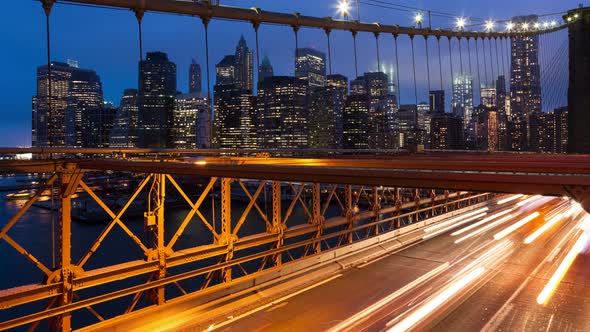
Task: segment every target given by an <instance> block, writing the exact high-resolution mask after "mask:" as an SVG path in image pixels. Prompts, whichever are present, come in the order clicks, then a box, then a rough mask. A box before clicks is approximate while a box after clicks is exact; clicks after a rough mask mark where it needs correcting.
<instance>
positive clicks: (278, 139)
mask: <svg viewBox="0 0 590 332" xmlns="http://www.w3.org/2000/svg"><path fill="white" fill-rule="evenodd" d="M307 91H308V86H307V82H305V81H304V80H302V79H299V78H296V77H292V76H273V77H269V78H267V79H266V80H264V81H263V82H260V86H259V89H258V104H257V109H258V112H257V113H258V118H259V122H258V128H259V143H260V145H261V146H260V147H261V148H283V149H284V148H290V149H301V148H306V147H307V146H308V142H307V138H308V131H307V129H308V128H307V119H308V108H307V104H306V99H307Z"/></svg>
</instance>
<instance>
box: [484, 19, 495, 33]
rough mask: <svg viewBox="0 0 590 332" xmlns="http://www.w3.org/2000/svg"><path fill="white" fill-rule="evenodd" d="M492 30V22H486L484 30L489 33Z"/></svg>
mask: <svg viewBox="0 0 590 332" xmlns="http://www.w3.org/2000/svg"><path fill="white" fill-rule="evenodd" d="M493 29H494V21H492V20H488V21H486V30H487V31H488V32H491V31H492V30H493Z"/></svg>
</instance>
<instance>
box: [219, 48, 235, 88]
mask: <svg viewBox="0 0 590 332" xmlns="http://www.w3.org/2000/svg"><path fill="white" fill-rule="evenodd" d="M235 82H236V57H235V56H234V55H226V56H224V57H223V59H221V61H219V63H217V64H216V65H215V84H219V85H225V84H234V83H235Z"/></svg>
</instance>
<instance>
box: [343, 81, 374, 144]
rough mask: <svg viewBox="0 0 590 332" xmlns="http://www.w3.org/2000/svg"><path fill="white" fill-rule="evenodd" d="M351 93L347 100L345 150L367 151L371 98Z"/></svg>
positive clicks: (345, 108)
mask: <svg viewBox="0 0 590 332" xmlns="http://www.w3.org/2000/svg"><path fill="white" fill-rule="evenodd" d="M350 87H351V93H350V95H349V96H348V98H346V104H345V106H344V114H343V117H342V122H343V143H342V144H343V147H344V148H345V149H367V148H368V147H369V144H368V139H367V129H368V127H369V96H368V95H367V94H366V93H353V91H352V87H353V84H352V82H351V85H350Z"/></svg>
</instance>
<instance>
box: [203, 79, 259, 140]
mask: <svg viewBox="0 0 590 332" xmlns="http://www.w3.org/2000/svg"><path fill="white" fill-rule="evenodd" d="M214 96H215V117H214V122H213V126H214V128H213V129H214V132H213V146H214V147H216V148H220V149H255V148H256V147H257V142H256V118H255V116H256V100H255V97H254V96H252V94H251V93H250V91H248V90H245V89H242V88H241V86H240V85H238V84H216V85H215V94H214Z"/></svg>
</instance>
